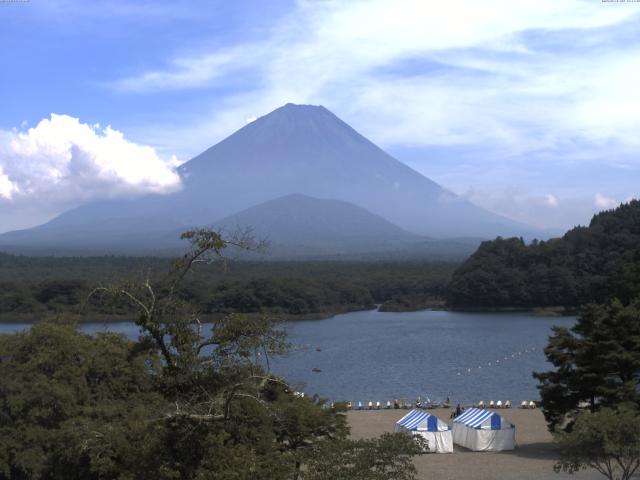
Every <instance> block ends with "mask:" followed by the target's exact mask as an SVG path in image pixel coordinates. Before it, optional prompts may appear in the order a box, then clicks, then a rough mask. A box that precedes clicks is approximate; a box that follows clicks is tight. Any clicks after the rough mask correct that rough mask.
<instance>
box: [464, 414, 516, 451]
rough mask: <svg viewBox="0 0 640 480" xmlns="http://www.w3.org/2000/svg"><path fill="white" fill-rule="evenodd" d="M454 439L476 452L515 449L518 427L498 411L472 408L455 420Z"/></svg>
mask: <svg viewBox="0 0 640 480" xmlns="http://www.w3.org/2000/svg"><path fill="white" fill-rule="evenodd" d="M453 441H454V443H456V444H457V445H460V446H462V447H465V448H468V449H470V450H474V451H476V452H498V451H500V450H513V449H514V448H515V446H516V427H515V426H513V425H511V424H510V423H509V422H507V421H505V420H504V419H503V418H502V417H501V416H500V415H498V414H497V413H496V412H492V411H490V410H484V409H481V408H470V409H468V410H465V411H464V412H463V413H462V415H459V416H458V417H457V418H455V419H454V420H453Z"/></svg>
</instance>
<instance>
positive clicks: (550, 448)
mask: <svg viewBox="0 0 640 480" xmlns="http://www.w3.org/2000/svg"><path fill="white" fill-rule="evenodd" d="M451 412H452V410H451V409H449V408H446V409H444V408H439V409H434V410H431V411H430V413H433V414H435V415H437V416H438V417H439V418H440V419H442V420H444V421H446V422H447V423H451V419H450V418H449V417H450V415H451ZM498 412H499V413H500V415H502V416H503V417H504V418H505V419H506V420H508V421H509V422H511V423H513V424H514V425H515V426H516V443H517V447H516V449H515V450H513V451H509V452H472V451H470V450H466V449H464V448H461V447H458V446H457V445H454V449H455V451H454V453H452V454H429V455H421V456H418V457H416V458H415V464H416V467H417V468H418V472H419V474H418V478H420V479H421V480H422V479H438V480H450V479H473V480H494V479H500V480H503V479H506V480H510V479H514V480H515V479H518V480H547V479H550V480H551V479H553V480H564V479H574V480H586V479H589V480H591V479H600V478H604V477H602V476H601V475H600V474H599V473H598V472H596V471H594V470H586V471H582V472H579V473H577V474H574V475H568V474H564V473H560V474H556V473H554V471H553V465H554V464H555V463H556V460H557V450H556V447H555V445H554V444H553V442H552V437H551V434H550V433H549V432H548V431H547V427H546V424H545V421H544V417H543V415H542V412H541V411H539V410H522V409H508V410H498ZM406 413H407V410H374V411H350V412H348V413H347V418H348V421H349V425H350V426H351V436H352V438H355V439H358V438H369V437H375V436H378V435H381V434H383V433H384V432H392V431H393V427H394V424H395V422H396V421H397V420H399V419H400V418H402V416H403V415H405V414H406Z"/></svg>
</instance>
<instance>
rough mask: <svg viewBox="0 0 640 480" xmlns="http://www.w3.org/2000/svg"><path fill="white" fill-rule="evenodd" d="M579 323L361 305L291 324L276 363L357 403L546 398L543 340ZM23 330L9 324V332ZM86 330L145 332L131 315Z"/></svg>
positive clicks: (332, 395)
mask: <svg viewBox="0 0 640 480" xmlns="http://www.w3.org/2000/svg"><path fill="white" fill-rule="evenodd" d="M574 322H575V319H574V318H568V317H565V318H547V317H536V316H533V315H529V314H525V313H498V314H496V313H482V314H478V313H456V312H443V311H428V310H424V311H419V312H408V313H394V312H377V311H366V312H354V313H348V314H344V315H337V316H335V317H332V318H329V319H325V320H304V321H296V322H289V323H287V324H286V328H287V330H288V332H289V339H290V341H291V342H292V343H293V344H294V345H296V350H295V351H294V352H293V353H291V354H289V355H288V356H286V357H284V358H279V359H275V360H274V361H273V362H272V368H273V370H274V371H276V372H277V373H279V374H282V375H284V376H285V377H286V378H287V379H288V380H289V381H290V382H292V383H294V384H298V388H299V389H301V390H303V391H304V392H307V393H308V394H313V393H318V394H320V395H321V396H323V397H325V398H329V399H334V400H351V401H352V402H354V403H355V402H357V401H359V400H361V401H363V402H367V401H369V400H372V401H374V402H375V401H378V400H379V401H381V402H386V400H393V399H395V398H398V399H403V398H404V399H408V400H415V399H416V398H417V397H418V396H422V398H424V397H425V396H429V397H430V398H431V399H434V400H442V399H444V398H446V397H447V396H448V397H450V399H451V401H452V402H454V403H457V402H460V403H463V404H470V403H474V402H477V401H479V400H481V399H483V400H484V401H485V402H486V401H488V400H491V399H493V400H498V399H502V400H505V399H510V400H511V401H512V403H515V402H518V403H519V402H520V401H521V400H525V399H527V400H530V399H538V398H539V395H538V392H537V389H536V381H535V380H534V379H533V378H532V376H531V372H533V371H543V370H546V369H548V368H549V367H550V365H549V364H548V363H547V362H546V360H545V357H544V353H543V348H544V347H545V345H546V343H547V340H548V337H549V335H550V334H551V330H550V328H551V326H552V325H562V326H570V325H572V324H573V323H574ZM24 328H28V327H27V326H26V325H25V324H0V332H11V331H16V330H21V329H24ZM82 329H83V330H84V331H86V332H88V333H93V332H96V331H103V330H111V331H117V332H122V333H125V334H127V336H129V337H131V338H136V337H137V335H138V329H137V327H136V326H135V325H134V324H132V323H127V322H122V323H110V324H103V323H88V324H84V325H83V326H82ZM313 369H319V370H321V371H320V372H314V371H313Z"/></svg>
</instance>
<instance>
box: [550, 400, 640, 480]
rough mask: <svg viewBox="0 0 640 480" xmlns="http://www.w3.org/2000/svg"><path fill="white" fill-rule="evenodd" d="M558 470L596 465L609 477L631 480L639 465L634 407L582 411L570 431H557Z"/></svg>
mask: <svg viewBox="0 0 640 480" xmlns="http://www.w3.org/2000/svg"><path fill="white" fill-rule="evenodd" d="M557 440H558V443H559V445H560V452H561V459H560V461H559V462H558V463H557V464H556V466H555V470H556V472H559V471H565V472H569V473H575V472H577V471H579V470H582V469H586V468H593V469H595V470H597V471H598V472H600V473H601V474H602V475H604V476H605V477H607V478H608V479H609V480H628V479H629V478H631V477H632V476H633V475H634V473H635V472H636V471H637V470H638V467H640V417H639V416H638V412H637V410H635V409H632V408H629V407H622V408H620V409H619V410H617V411H616V410H613V409H610V408H603V409H602V410H600V411H598V412H595V413H591V412H589V411H584V412H581V413H580V414H579V415H578V417H577V418H576V421H575V424H574V425H573V428H572V430H571V432H569V433H566V432H563V433H559V434H557Z"/></svg>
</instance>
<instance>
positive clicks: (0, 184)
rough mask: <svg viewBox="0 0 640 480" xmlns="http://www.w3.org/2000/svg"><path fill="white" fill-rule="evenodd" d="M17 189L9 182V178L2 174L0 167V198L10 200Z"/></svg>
mask: <svg viewBox="0 0 640 480" xmlns="http://www.w3.org/2000/svg"><path fill="white" fill-rule="evenodd" d="M17 189H18V188H17V187H16V186H15V184H14V183H13V182H12V181H11V180H9V177H8V176H7V175H5V174H4V171H3V170H2V166H0V198H2V197H4V198H5V199H8V200H11V196H12V195H13V193H14V192H15V191H16V190H17Z"/></svg>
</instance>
